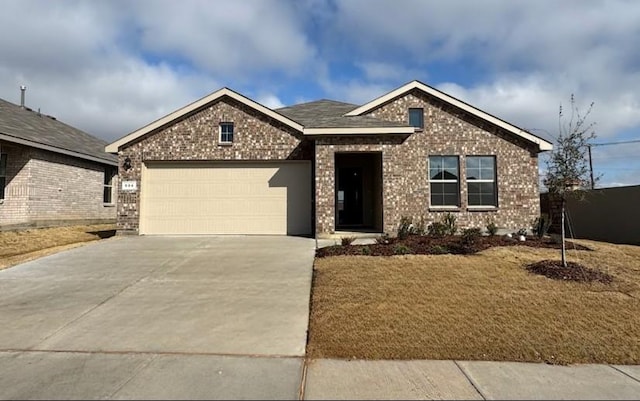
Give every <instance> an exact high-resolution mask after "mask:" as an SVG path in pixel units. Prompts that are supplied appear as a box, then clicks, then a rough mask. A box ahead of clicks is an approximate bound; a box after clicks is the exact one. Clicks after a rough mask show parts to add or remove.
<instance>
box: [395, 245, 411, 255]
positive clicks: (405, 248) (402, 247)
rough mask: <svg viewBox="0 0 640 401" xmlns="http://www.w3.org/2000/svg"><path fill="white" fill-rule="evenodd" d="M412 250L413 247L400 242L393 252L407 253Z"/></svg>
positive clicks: (397, 253) (398, 253)
mask: <svg viewBox="0 0 640 401" xmlns="http://www.w3.org/2000/svg"><path fill="white" fill-rule="evenodd" d="M411 252H412V251H411V248H409V247H408V246H406V245H404V244H398V245H396V246H395V247H394V248H393V253H395V254H396V255H406V254H408V253H411Z"/></svg>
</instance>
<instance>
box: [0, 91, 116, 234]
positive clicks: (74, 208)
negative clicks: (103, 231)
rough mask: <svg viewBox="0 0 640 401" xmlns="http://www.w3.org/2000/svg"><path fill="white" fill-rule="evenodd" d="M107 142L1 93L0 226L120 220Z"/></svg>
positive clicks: (7, 227) (112, 164)
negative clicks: (6, 97)
mask: <svg viewBox="0 0 640 401" xmlns="http://www.w3.org/2000/svg"><path fill="white" fill-rule="evenodd" d="M105 145H106V142H104V141H102V140H100V139H98V138H95V137H93V136H91V135H89V134H87V133H86V132H83V131H80V130H79V129H76V128H73V127H71V126H69V125H66V124H64V123H62V122H60V121H57V120H56V119H55V118H54V117H51V116H47V115H44V114H41V113H39V112H35V111H33V110H31V109H28V108H25V107H24V106H18V105H15V104H13V103H10V102H7V101H5V100H2V99H0V229H11V228H18V227H42V226H53V225H67V224H85V223H102V222H105V223H106V222H115V218H116V208H115V195H116V191H115V187H114V184H115V180H116V176H117V166H118V163H117V158H116V157H114V156H113V155H111V154H109V153H106V152H105V151H104V146H105Z"/></svg>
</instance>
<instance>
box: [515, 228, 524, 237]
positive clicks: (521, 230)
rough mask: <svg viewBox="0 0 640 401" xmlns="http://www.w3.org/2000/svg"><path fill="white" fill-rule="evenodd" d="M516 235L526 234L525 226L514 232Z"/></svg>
mask: <svg viewBox="0 0 640 401" xmlns="http://www.w3.org/2000/svg"><path fill="white" fill-rule="evenodd" d="M516 234H517V235H525V236H526V235H527V229H526V228H521V229H519V230H518V231H517V232H516Z"/></svg>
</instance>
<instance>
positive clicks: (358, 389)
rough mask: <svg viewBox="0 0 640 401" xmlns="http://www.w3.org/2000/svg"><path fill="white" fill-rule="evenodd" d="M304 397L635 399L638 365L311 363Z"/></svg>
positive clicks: (638, 392)
mask: <svg viewBox="0 0 640 401" xmlns="http://www.w3.org/2000/svg"><path fill="white" fill-rule="evenodd" d="M305 384H306V385H305V388H304V391H305V392H304V399H307V400H315V399H405V400H408V399H476V400H481V399H487V400H489V399H521V400H526V399H545V400H549V399H566V400H568V399H571V400H579V399H591V400H592V399H615V400H637V399H640V366H639V365H633V366H618V365H571V366H554V365H546V364H537V363H517V362H484V361H466V362H463V361H418V360H416V361H362V360H354V361H346V360H332V359H320V360H314V361H310V362H309V364H308V366H307V371H306V383H305Z"/></svg>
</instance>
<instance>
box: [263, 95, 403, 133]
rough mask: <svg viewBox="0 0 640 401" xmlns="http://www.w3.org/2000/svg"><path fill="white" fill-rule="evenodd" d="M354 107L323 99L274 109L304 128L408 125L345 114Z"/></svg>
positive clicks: (355, 106)
mask: <svg viewBox="0 0 640 401" xmlns="http://www.w3.org/2000/svg"><path fill="white" fill-rule="evenodd" d="M356 108H358V105H355V104H350V103H343V102H336V101H334V100H327V99H323V100H317V101H315V102H309V103H302V104H297V105H295V106H289V107H283V108H280V109H276V110H275V111H276V112H278V113H280V114H282V115H283V116H285V117H287V118H289V119H291V120H293V121H295V122H297V123H299V124H302V125H304V127H305V128H378V127H409V125H408V124H403V123H399V122H395V121H385V120H381V119H378V118H374V117H370V116H353V117H350V116H345V114H346V113H348V112H350V111H352V110H354V109H356Z"/></svg>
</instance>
